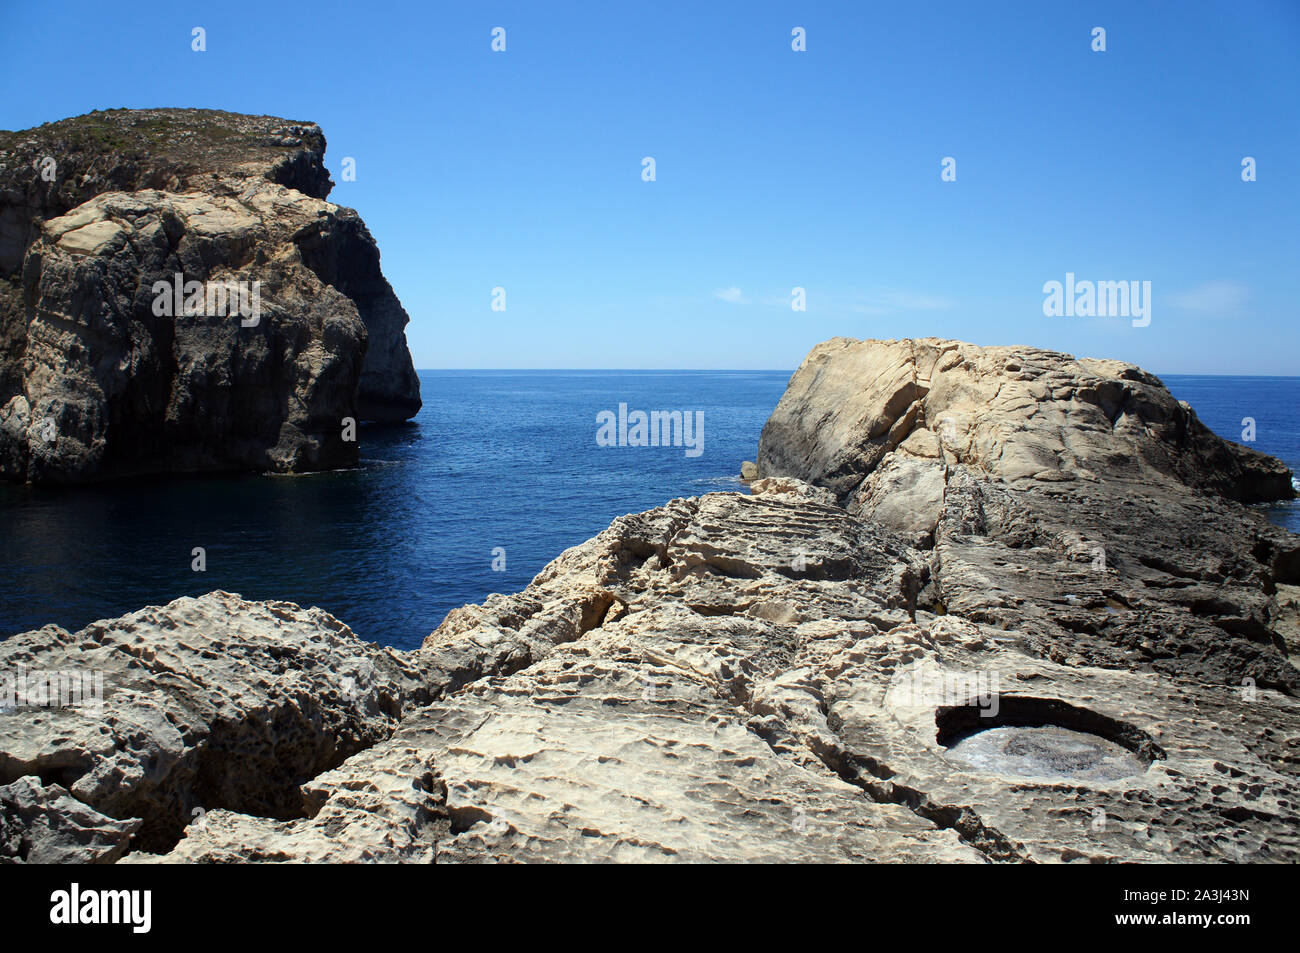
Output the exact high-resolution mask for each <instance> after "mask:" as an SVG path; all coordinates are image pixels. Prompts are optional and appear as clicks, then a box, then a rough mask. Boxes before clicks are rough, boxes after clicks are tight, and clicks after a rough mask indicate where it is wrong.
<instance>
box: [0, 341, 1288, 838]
mask: <svg viewBox="0 0 1300 953" xmlns="http://www.w3.org/2000/svg"><path fill="white" fill-rule="evenodd" d="M748 472H749V474H750V475H751V476H752V477H753V479H752V481H751V482H750V483H749V486H748V490H749V492H725V493H710V494H707V495H705V496H701V497H695V498H690V499H678V500H673V501H671V502H669V503H667V504H666V505H664V506H661V507H657V508H655V509H652V510H649V511H647V512H644V513H638V514H633V515H628V516H623V517H619V518H618V519H616V520H614V522H613V523H612V524H611V525H610V527H609V528H608V529H606V530H605V531H604V532H602V533H601V534H600V535H598V536H596V537H595V538H593V539H591V540H589V541H588V542H586V543H583V544H582V545H580V546H576V547H574V548H572V549H570V550H568V551H566V552H564V553H563V554H561V555H560V556H559V557H558V558H556V559H555V560H554V561H553V562H552V563H551V564H550V565H548V566H547V567H546V568H545V569H544V570H543V571H542V572H541V573H539V574H538V576H537V577H536V578H535V579H534V580H533V582H532V583H531V584H530V585H529V586H528V587H527V588H526V589H524V590H523V591H522V592H519V593H516V594H513V595H494V596H491V597H489V598H488V599H487V600H486V601H485V602H484V603H483V604H481V605H476V606H464V607H462V608H459V609H456V610H454V611H452V612H450V613H449V614H448V615H447V617H446V618H445V619H444V620H443V621H442V623H441V625H439V626H438V628H437V629H436V630H435V631H434V632H433V633H432V634H431V635H430V636H429V637H428V639H427V640H426V641H425V643H424V645H423V646H422V647H421V648H420V649H418V650H415V651H411V652H399V651H395V650H392V649H386V648H380V647H378V646H375V645H370V644H367V643H365V642H363V641H361V640H360V639H358V638H357V637H356V636H354V635H353V634H352V633H351V632H350V631H349V630H348V629H347V627H346V626H345V625H343V624H342V623H341V622H339V621H337V620H335V619H334V618H332V617H331V616H329V615H328V614H327V613H325V612H323V611H321V610H319V609H302V608H299V607H297V606H295V605H291V604H288V603H281V602H266V603H259V602H249V601H246V600H244V599H241V598H240V597H239V596H236V595H232V594H229V593H224V592H215V593H211V594H209V595H206V596H203V597H201V598H197V599H195V598H184V599H179V600H177V601H175V602H173V603H171V604H170V605H168V606H165V607H161V608H147V609H143V610H141V611H138V612H135V613H132V614H130V615H127V616H124V617H122V618H120V619H115V620H107V621H102V622H97V623H95V624H93V625H91V626H88V627H87V628H85V629H83V630H82V631H80V632H77V633H69V632H66V631H64V630H62V629H60V628H57V627H55V626H47V627H45V628H44V629H40V630H37V631H33V632H28V633H24V634H21V635H17V636H14V637H12V638H11V639H9V640H7V641H6V642H4V643H0V672H5V673H10V672H13V671H15V669H17V668H19V667H21V669H22V671H23V672H24V673H25V676H26V678H27V682H26V687H27V689H28V690H31V689H32V688H33V686H32V684H31V681H32V673H34V672H37V673H46V675H48V674H49V673H53V672H60V671H71V672H78V671H95V672H100V673H102V677H103V692H102V694H103V706H102V709H100V710H98V711H96V710H93V709H88V708H87V707H86V706H85V705H82V706H74V705H67V706H63V707H49V706H46V707H34V706H32V705H30V704H29V705H28V706H26V707H17V708H14V709H12V710H7V711H0V857H3V858H4V859H8V860H19V861H21V860H28V861H31V860H49V859H56V860H57V859H65V860H74V861H100V862H115V861H116V862H126V863H155V862H175V861H201V862H218V861H391V862H413V863H427V862H431V861H437V862H448V863H450V862H475V861H812V862H826V861H920V862H970V863H989V862H993V863H1002V862H1021V861H1035V862H1107V861H1129V862H1164V861H1275V862H1292V863H1294V862H1296V861H1297V860H1300V825H1298V824H1297V811H1298V807H1297V806H1298V805H1300V700H1298V699H1297V697H1296V696H1297V690H1300V672H1297V669H1296V667H1295V664H1294V660H1295V658H1296V648H1297V633H1298V632H1300V629H1297V602H1298V600H1297V594H1300V589H1298V588H1297V584H1298V583H1300V579H1298V578H1297V576H1300V537H1296V536H1294V535H1292V534H1291V533H1288V532H1286V531H1285V530H1282V529H1280V528H1278V527H1276V526H1273V525H1271V524H1270V523H1269V522H1268V521H1267V520H1266V519H1265V518H1264V517H1263V516H1262V515H1261V514H1260V513H1259V512H1258V511H1257V510H1256V509H1254V508H1252V507H1251V506H1249V505H1247V504H1245V503H1243V502H1240V501H1241V500H1251V501H1254V500H1263V499H1268V498H1284V497H1289V496H1291V494H1292V490H1291V483H1290V474H1289V473H1288V472H1287V471H1286V470H1285V468H1284V467H1283V466H1281V464H1279V463H1278V462H1277V461H1275V460H1272V459H1271V458H1268V457H1265V456H1263V455H1261V454H1257V453H1254V452H1252V451H1249V450H1246V449H1244V448H1241V447H1238V446H1235V445H1233V444H1230V443H1228V442H1226V441H1223V440H1220V439H1219V438H1217V437H1215V436H1214V435H1213V434H1211V433H1210V432H1209V431H1207V430H1206V429H1205V428H1204V427H1203V426H1202V425H1201V424H1200V423H1199V422H1198V421H1197V419H1196V417H1195V415H1194V414H1193V413H1192V412H1191V409H1190V408H1188V407H1187V406H1186V405H1184V404H1180V403H1179V402H1177V401H1175V400H1173V399H1172V398H1171V397H1170V396H1169V394H1168V392H1167V391H1166V390H1165V389H1164V388H1163V386H1162V385H1161V384H1160V383H1159V381H1158V380H1156V379H1155V378H1154V377H1152V376H1151V375H1149V374H1146V373H1145V372H1143V371H1140V370H1139V369H1137V368H1135V367H1132V366H1131V365H1126V364H1120V363H1117V362H1110V361H1090V360H1075V359H1073V358H1070V357H1068V356H1066V355H1063V354H1056V353H1052V352H1048V351H1041V350H1036V349H1032V348H980V347H974V346H972V345H967V344H960V343H957V342H950V341H939V340H933V339H927V340H917V341H887V342H882V341H863V342H857V341H847V340H842V339H841V340H835V341H831V342H828V343H826V344H824V345H821V346H819V347H818V348H816V349H815V350H814V351H813V352H812V354H811V355H810V356H809V357H808V359H807V360H806V361H805V362H804V364H803V365H802V366H801V367H800V369H799V370H798V371H797V372H796V374H795V375H794V377H793V378H792V379H791V382H790V385H789V388H788V390H787V392H786V394H785V396H784V397H783V398H782V400H781V402H780V405H779V406H778V407H777V409H776V411H775V413H774V414H773V415H772V418H771V420H770V421H769V423H768V425H767V427H766V428H765V429H764V432H763V435H762V440H761V445H760V449H759V453H758V460H757V462H756V465H755V466H753V467H751V468H749V470H748ZM38 683H39V679H38ZM0 689H3V686H2V685H0ZM35 690H36V691H37V692H38V693H39V690H40V687H39V684H37V686H36V689H35ZM46 691H47V692H48V691H49V689H48V688H47V689H46ZM2 704H4V700H3V699H2V698H0V705H2Z"/></svg>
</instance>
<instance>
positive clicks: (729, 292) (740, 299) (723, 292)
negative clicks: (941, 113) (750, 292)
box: [713, 285, 745, 304]
mask: <svg viewBox="0 0 1300 953" xmlns="http://www.w3.org/2000/svg"><path fill="white" fill-rule="evenodd" d="M713 297H715V298H717V299H718V300H719V301H727V302H730V303H731V304H744V303H745V294H744V292H742V291H741V290H740V289H739V288H737V287H736V286H735V285H732V286H731V287H730V288H719V289H718V290H717V291H715V292H713Z"/></svg>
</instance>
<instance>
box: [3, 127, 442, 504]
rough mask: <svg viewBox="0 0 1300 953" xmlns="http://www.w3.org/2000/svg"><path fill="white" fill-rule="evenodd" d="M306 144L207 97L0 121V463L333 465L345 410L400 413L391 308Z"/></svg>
mask: <svg viewBox="0 0 1300 953" xmlns="http://www.w3.org/2000/svg"><path fill="white" fill-rule="evenodd" d="M324 151H325V140H324V137H323V135H322V134H321V131H320V129H319V128H318V127H316V126H314V125H312V124H304V123H293V122H289V121H286V120H282V119H274V118H270V117H255V116H241V115H237V114H232V113H222V112H215V111H210V110H170V109H167V110H112V111H109V112H102V113H92V114H89V115H87V116H82V117H78V118H76V119H69V120H64V121H62V122H58V123H52V124H50V125H47V126H41V127H40V128H38V129H32V130H26V131H24V132H19V133H0V476H5V477H8V478H10V479H17V480H24V481H30V482H34V481H42V480H48V481H57V482H69V483H70V482H83V481H87V480H94V479H102V478H109V477H120V476H126V475H130V474H136V473H145V472H183V471H198V470H246V469H254V470H275V471H299V470H312V469H324V468H330V467H338V466H347V465H351V464H354V463H355V462H356V458H357V444H356V441H355V439H351V437H352V435H351V432H346V433H345V419H346V418H352V419H353V420H375V421H383V422H393V421H399V420H405V419H407V418H409V417H411V416H413V415H414V414H415V412H416V411H417V410H418V409H419V407H420V399H419V382H418V379H417V378H416V376H415V372H414V369H413V367H412V363H411V358H410V354H409V352H408V351H407V347H406V339H405V330H404V329H405V326H406V323H407V320H408V318H407V315H406V312H405V311H404V310H403V309H402V306H401V304H400V302H399V301H398V300H397V297H396V295H394V293H393V290H392V288H391V287H390V286H389V284H388V282H387V281H386V280H385V279H384V277H383V274H382V272H381V270H380V267H379V251H378V249H377V247H376V246H375V242H374V240H373V238H372V237H371V235H370V233H369V231H368V230H367V229H366V227H365V225H364V224H363V223H362V222H361V220H360V219H359V218H358V217H357V215H356V213H355V212H353V211H352V210H350V209H345V208H341V207H340V206H337V205H333V204H331V203H329V202H327V201H325V198H326V196H327V195H328V193H329V190H330V188H331V185H332V183H331V182H330V178H329V174H328V172H327V171H326V170H325V167H324V164H323V156H324ZM166 286H173V287H176V288H178V290H175V291H174V292H173V293H171V294H169V293H168V292H167V291H166ZM195 290H197V291H198V292H199V293H198V294H197V295H195V294H194V291H195ZM169 299H170V300H169Z"/></svg>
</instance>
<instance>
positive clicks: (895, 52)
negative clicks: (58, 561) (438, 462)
mask: <svg viewBox="0 0 1300 953" xmlns="http://www.w3.org/2000/svg"><path fill="white" fill-rule="evenodd" d="M9 6H10V7H11V9H7V10H6V12H5V17H4V20H5V26H4V30H3V35H2V36H0V76H2V77H3V80H4V89H5V90H6V95H5V96H4V97H3V98H2V99H0V127H3V128H9V129H18V128H26V127H28V126H34V125H38V124H40V123H42V122H47V121H51V120H54V119H59V118H63V117H65V116H69V115H77V114H80V113H84V112H88V111H90V110H92V109H96V108H112V107H118V106H129V107H146V106H202V107H212V108H220V109H230V110H236V111H241V112H250V113H267V114H273V115H280V116H286V117H289V118H293V119H307V120H313V121H316V122H319V123H320V124H321V126H322V127H323V128H324V130H325V134H326V137H327V138H328V140H329V151H328V153H327V155H326V161H327V163H328V164H329V166H330V168H331V171H332V173H333V175H334V178H335V181H336V182H337V183H338V184H337V185H336V187H335V189H334V192H333V193H332V195H331V199H332V200H333V201H336V202H338V203H340V204H343V205H349V206H352V207H354V208H356V209H357V210H358V211H359V212H360V213H361V215H362V216H363V217H364V218H365V220H366V222H367V223H368V224H369V226H370V228H371V231H372V232H373V233H374V235H375V237H376V239H377V240H378V242H379V245H380V249H381V251H382V255H383V265H384V270H385V273H386V274H387V276H388V278H389V280H390V281H391V282H392V284H393V286H394V288H395V289H396V291H397V293H398V295H399V296H400V297H401V299H402V301H403V303H404V304H405V305H406V308H407V310H408V311H409V312H410V314H411V325H410V327H409V328H408V336H409V340H410V343H411V349H412V352H413V354H414V356H415V361H416V366H417V367H422V368H426V367H542V368H545V367H605V368H614V367H629V368H647V367H649V368H656V367H680V368H793V367H794V366H795V365H796V364H797V363H798V362H799V361H800V360H801V359H802V358H803V356H804V354H805V353H806V352H807V351H808V349H809V348H810V347H811V346H812V345H814V344H815V343H817V342H818V341H820V340H823V339H825V338H828V337H832V336H834V335H846V336H850V337H899V336H915V335H930V334H933V335H941V336H945V337H955V338H960V339H963V340H968V341H974V342H976V343H981V344H1009V343H1023V344H1033V345H1039V346H1043V347H1051V348H1055V349H1059V350H1063V351H1069V352H1072V353H1077V354H1084V355H1091V356H1104V357H1117V358H1122V359H1125V360H1131V361H1135V362H1137V363H1140V364H1142V365H1144V366H1146V367H1148V368H1150V369H1152V370H1155V371H1157V372H1163V373H1225V374H1229V373H1236V374H1300V335H1297V334H1296V333H1295V328H1296V323H1297V318H1300V313H1298V309H1297V306H1296V292H1295V286H1296V276H1297V274H1300V180H1298V179H1297V169H1296V162H1297V160H1300V121H1298V120H1300V3H1297V2H1294V0H1279V2H1263V0H1259V2H1255V0H1244V2H1223V3H1198V2H1181V3H1157V2H1135V0H1124V2H1118V3H1093V4H1088V5H1086V6H1085V5H1071V4H1064V3H1056V2H1045V3H944V4H883V3H882V4H877V3H848V2H845V3H834V4H808V3H798V4H796V3H763V2H753V0H751V2H734V3H733V2H722V3H710V4H707V5H706V4H700V3H671V2H661V3H654V4H631V3H628V4H617V5H615V4H601V3H594V2H592V3H545V4H542V3H537V2H530V3H513V4H505V3H468V2H466V3H461V4H431V3H424V2H421V3H409V4H382V3H353V2H349V3H333V4H332V3H327V2H319V3H313V4H310V5H306V4H303V5H301V6H300V7H299V8H298V10H297V11H296V12H295V10H294V9H293V7H294V6H295V5H290V4H283V5H281V4H273V3H255V4H254V3H241V2H226V0H223V2H220V3H218V2H211V3H177V2H164V3H149V2H135V3H132V4H131V5H130V6H129V8H122V7H119V6H116V5H112V4H105V3H102V2H87V3H82V2H68V3H58V4H51V3H41V4H37V3H23V4H11V5H9ZM14 6H16V7H18V9H12V7H14ZM282 7H283V9H282ZM126 9H129V10H130V13H127V12H125V10H126ZM195 26H201V27H203V28H204V29H205V30H206V31H207V51H206V52H203V53H196V52H193V51H192V50H191V49H190V39H191V29H192V28H193V27H195ZM497 26H501V27H504V28H505V29H506V52H504V53H494V52H493V51H492V50H491V49H490V43H491V30H492V28H493V27H497ZM796 26H801V27H804V28H805V30H806V33H807V50H806V52H799V53H796V52H794V51H792V50H791V30H792V28H793V27H796ZM1096 26H1101V27H1104V28H1105V29H1106V31H1107V33H1106V46H1107V49H1106V52H1104V53H1098V52H1094V51H1093V50H1092V49H1091V43H1092V37H1091V31H1092V28H1093V27H1096ZM344 156H352V157H354V158H355V159H356V168H357V181H355V182H343V181H341V176H340V174H339V173H340V168H341V162H342V159H343V157H344ZM645 156H653V157H654V158H655V161H656V175H657V179H656V181H654V182H645V181H642V177H641V169H642V158H643V157H645ZM946 156H951V157H953V158H955V159H956V162H957V167H956V171H957V180H956V181H955V182H942V181H941V180H940V162H941V160H942V159H943V158H944V157H946ZM1243 156H1253V157H1255V159H1256V161H1257V164H1258V180H1257V181H1255V182H1252V183H1245V182H1243V181H1242V180H1241V160H1242V157H1243ZM1067 272H1073V273H1075V274H1076V276H1077V277H1078V278H1079V279H1080V280H1084V279H1090V280H1140V281H1141V280H1145V281H1150V282H1151V283H1152V296H1153V301H1152V313H1151V317H1152V320H1151V323H1150V325H1149V326H1147V327H1142V328H1134V327H1132V326H1131V323H1130V322H1129V321H1128V320H1127V319H1123V318H1079V317H1068V318H1067V317H1057V318H1049V317H1045V316H1044V315H1043V311H1042V303H1043V298H1044V294H1043V291H1042V287H1043V283H1044V282H1046V281H1050V280H1060V281H1063V280H1064V278H1065V274H1066V273H1067ZM498 286H500V287H504V288H505V289H506V304H507V310H506V311H504V312H497V311H493V310H491V308H490V304H491V300H492V289H493V288H494V287H498ZM795 286H799V287H803V288H806V289H807V311H806V312H802V313H799V312H794V311H792V310H791V308H790V299H791V289H792V288H793V287H795Z"/></svg>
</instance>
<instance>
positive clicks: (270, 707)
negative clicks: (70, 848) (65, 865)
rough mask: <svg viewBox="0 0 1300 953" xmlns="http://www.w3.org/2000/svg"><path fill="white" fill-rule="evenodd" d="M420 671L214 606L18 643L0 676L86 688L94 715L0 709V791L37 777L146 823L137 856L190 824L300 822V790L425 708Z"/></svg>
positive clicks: (305, 616)
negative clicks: (228, 815)
mask: <svg viewBox="0 0 1300 953" xmlns="http://www.w3.org/2000/svg"><path fill="white" fill-rule="evenodd" d="M421 661H422V658H421V657H420V656H412V655H403V654H402V653H399V652H395V651H393V650H391V649H382V648H379V647H378V646H375V645H371V644H370V643H366V642H363V641H361V640H360V639H358V638H357V637H356V636H355V635H353V634H352V632H351V630H349V629H348V628H347V627H346V626H345V625H343V624H342V623H340V622H338V621H337V620H335V619H334V618H332V617H331V616H329V615H328V614H326V613H324V612H322V611H320V610H319V609H311V610H302V609H299V608H298V607H297V606H294V605H291V604H289V603H276V602H270V603H251V602H246V601H244V600H242V599H240V598H239V597H238V596H234V595H231V594H230V593H224V592H213V593H210V594H208V595H206V596H203V597H202V598H199V599H191V598H184V599H178V600H176V601H175V602H173V603H171V604H170V605H168V606H166V607H163V608H157V607H152V608H148V609H142V610H140V611H138V612H134V613H131V614H130V615H127V616H123V617H122V618H120V619H115V620H106V621H102V622H96V623H93V624H91V625H89V626H87V627H86V628H85V629H82V630H81V631H80V632H77V633H75V634H71V633H68V632H66V631H64V630H62V629H60V628H58V627H57V626H46V627H45V628H44V629H40V630H38V631H35V632H27V633H23V634H20V635H15V636H12V637H11V638H9V639H7V640H5V641H4V642H0V672H3V673H4V675H5V676H8V677H14V676H15V673H19V674H21V675H22V676H23V677H26V678H29V679H30V678H33V677H37V676H41V677H48V676H49V675H50V674H51V673H65V677H73V676H77V675H81V676H93V677H94V682H97V683H98V684H99V685H100V686H102V687H101V688H100V689H99V691H101V692H102V700H97V699H94V698H89V697H86V696H85V695H83V696H82V697H81V698H79V699H76V701H77V702H78V703H77V704H68V705H62V706H58V705H50V704H35V705H32V704H29V705H21V704H20V705H18V706H16V707H15V708H13V709H8V710H6V709H0V784H7V783H13V782H16V781H18V780H19V779H21V778H24V777H37V778H41V779H43V780H44V781H45V783H47V784H48V783H55V784H59V785H61V786H62V787H63V788H66V789H67V791H68V792H70V793H71V795H72V796H73V797H75V798H77V799H78V800H79V801H81V802H84V803H85V804H87V805H89V806H91V807H93V808H94V809H95V810H96V811H99V812H101V813H103V814H106V815H108V816H110V817H113V818H118V819H121V820H129V819H131V818H141V819H143V821H144V824H143V826H142V827H141V828H140V832H139V836H138V838H137V844H136V846H139V847H141V848H143V849H146V850H158V849H165V848H167V847H169V846H171V844H173V843H174V842H175V840H176V838H177V837H178V836H179V835H180V832H181V830H182V828H183V827H184V826H185V825H186V824H187V823H188V822H190V821H191V819H192V818H193V817H194V816H195V812H196V811H197V812H199V813H202V812H205V811H211V810H213V809H216V808H231V809H235V810H239V811H241V812H244V813H248V814H254V815H258V816H268V817H273V818H283V817H295V816H299V815H300V814H301V813H302V811H303V805H302V799H301V795H300V793H299V791H298V785H300V784H302V783H303V782H305V781H308V780H310V779H312V778H314V777H316V776H317V775H319V774H320V773H321V772H323V771H325V770H328V769H329V768H332V767H334V766H335V765H337V764H339V763H341V762H342V761H343V760H344V759H345V758H347V757H348V756H349V755H351V754H353V753H355V752H357V751H360V750H362V749H364V748H366V747H369V746H370V745H372V744H374V743H375V742H376V741H378V740H380V739H383V738H386V737H387V736H388V735H389V734H390V733H391V732H392V730H393V728H394V727H395V726H396V724H397V723H398V721H399V720H400V719H401V717H402V715H403V714H404V713H405V711H407V710H408V709H409V708H410V707H411V706H412V705H417V704H421V703H427V702H428V701H429V699H430V695H429V692H428V690H427V689H426V688H425V683H426V682H427V681H428V678H427V677H426V676H425V674H424V673H423V672H422V671H421V669H420V664H419V663H420V662H421ZM97 701H102V704H98V703H96V702H97Z"/></svg>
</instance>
